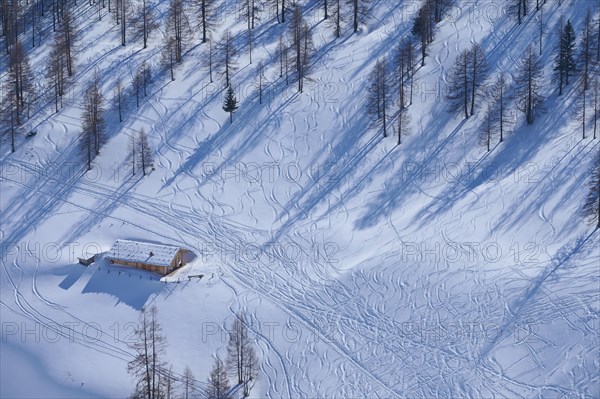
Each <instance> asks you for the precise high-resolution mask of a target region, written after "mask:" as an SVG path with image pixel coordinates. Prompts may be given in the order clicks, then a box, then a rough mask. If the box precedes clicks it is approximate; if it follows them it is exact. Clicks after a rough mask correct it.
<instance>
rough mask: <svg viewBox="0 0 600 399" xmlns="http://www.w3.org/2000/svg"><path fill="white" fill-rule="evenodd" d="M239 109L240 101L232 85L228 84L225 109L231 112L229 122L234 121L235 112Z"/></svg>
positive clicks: (224, 103)
mask: <svg viewBox="0 0 600 399" xmlns="http://www.w3.org/2000/svg"><path fill="white" fill-rule="evenodd" d="M237 109H238V102H237V99H236V98H235V93H234V92H233V89H232V88H231V86H227V92H226V93H225V101H224V102H223V111H225V112H229V123H233V113H234V112H235V111H236V110H237Z"/></svg>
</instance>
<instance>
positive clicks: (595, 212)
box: [582, 151, 600, 229]
mask: <svg viewBox="0 0 600 399" xmlns="http://www.w3.org/2000/svg"><path fill="white" fill-rule="evenodd" d="M592 167H593V169H592V171H591V173H590V182H589V187H590V188H589V192H588V196H587V198H586V200H585V203H584V205H583V209H582V213H583V216H584V217H585V218H587V219H588V221H589V222H590V223H593V224H595V226H596V228H597V229H600V151H598V153H597V154H596V158H595V160H594V163H593V166H592Z"/></svg>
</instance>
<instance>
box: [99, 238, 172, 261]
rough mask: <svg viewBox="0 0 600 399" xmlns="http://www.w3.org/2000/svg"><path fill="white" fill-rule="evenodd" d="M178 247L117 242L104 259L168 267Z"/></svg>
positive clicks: (136, 242)
mask: <svg viewBox="0 0 600 399" xmlns="http://www.w3.org/2000/svg"><path fill="white" fill-rule="evenodd" d="M179 250H180V248H179V247H175V246H172V245H163V244H153V243H150V242H142V241H130V240H117V241H116V242H115V243H114V244H113V246H112V247H111V248H110V251H108V253H107V254H106V256H105V258H106V259H109V260H114V261H117V262H118V261H126V262H139V263H145V264H148V265H153V266H162V267H169V266H170V265H171V261H172V260H173V258H175V255H176V254H177V251H179Z"/></svg>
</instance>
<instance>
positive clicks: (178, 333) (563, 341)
mask: <svg viewBox="0 0 600 399" xmlns="http://www.w3.org/2000/svg"><path fill="white" fill-rule="evenodd" d="M233 3H234V2H233V1H228V2H227V7H229V8H228V10H234V9H235V5H234V4H233ZM308 3H309V4H307V5H306V7H305V12H306V16H307V19H308V21H309V22H310V24H311V26H312V30H313V32H314V33H313V37H314V40H315V44H316V47H317V52H316V54H315V58H314V66H313V72H312V73H311V81H310V82H307V83H306V88H305V92H304V93H303V94H299V93H297V92H296V88H295V86H294V84H290V86H289V87H287V86H286V85H285V82H284V79H280V78H279V69H278V66H277V65H276V62H274V61H273V59H274V57H275V54H276V47H277V43H278V39H279V35H280V34H281V33H282V32H284V30H285V26H284V25H278V24H276V23H274V22H273V21H264V22H263V23H261V25H260V27H258V28H257V33H256V34H255V37H256V47H255V49H254V53H253V61H254V62H253V64H249V63H248V56H247V51H246V49H245V48H243V49H242V52H241V56H240V58H239V70H238V72H237V73H236V74H235V76H234V78H233V80H234V83H235V86H236V93H237V97H238V99H240V100H241V104H240V108H239V110H238V112H237V113H236V114H235V116H234V121H233V123H232V124H230V123H229V120H228V115H227V114H225V113H224V112H223V111H222V109H221V107H222V92H221V84H220V83H213V84H211V83H209V77H208V72H207V71H206V70H204V69H203V68H202V67H201V60H202V57H203V56H204V50H205V49H204V46H205V45H200V44H199V40H197V38H196V40H195V41H194V45H193V46H191V47H190V48H189V49H188V50H187V51H186V53H185V55H184V63H183V65H182V67H180V68H179V69H178V70H177V71H176V80H175V81H173V82H171V81H170V79H169V77H168V76H167V75H157V76H156V78H155V80H154V82H153V83H152V87H151V90H150V93H149V95H148V97H146V98H144V99H143V101H142V103H141V105H140V108H139V109H135V105H134V104H133V102H131V103H130V104H129V107H128V110H127V112H126V117H125V120H124V122H123V123H119V122H118V117H117V114H116V112H115V111H114V109H112V108H111V109H110V110H109V111H108V112H107V118H108V123H107V128H108V129H107V130H108V136H109V139H108V141H107V143H106V144H105V145H104V146H103V148H102V150H101V154H100V156H98V157H97V158H96V160H95V161H94V165H93V169H92V170H91V171H89V172H86V173H84V172H83V171H81V168H80V165H81V162H80V161H79V160H78V156H77V152H78V150H77V141H78V134H79V132H80V131H81V127H80V121H79V117H80V114H81V111H82V106H81V103H82V98H83V94H82V93H83V90H84V88H85V86H86V84H87V83H88V82H90V81H91V79H92V76H93V74H94V72H95V71H97V72H98V73H99V74H100V79H101V82H102V87H103V94H104V96H105V98H106V100H107V101H106V103H107V104H110V102H111V99H112V96H113V87H114V83H115V81H116V79H117V78H118V77H122V78H123V79H124V80H125V81H128V80H130V79H131V76H132V75H133V73H134V72H133V71H135V70H136V68H137V66H138V65H139V64H141V63H142V62H143V61H145V60H146V61H147V62H149V63H151V64H152V65H154V66H157V65H158V62H159V59H160V57H159V55H158V53H159V51H160V45H161V43H162V32H161V31H157V32H155V33H154V34H153V36H152V38H151V39H152V40H151V45H150V46H149V48H148V49H146V50H140V47H141V46H140V45H139V43H137V42H134V43H130V44H128V45H127V46H125V47H122V46H120V45H119V39H118V35H119V31H118V27H115V26H114V25H113V22H111V18H108V17H107V18H103V19H102V21H100V22H98V21H96V19H94V18H93V17H92V16H93V15H94V13H96V12H97V11H95V10H94V9H89V8H88V3H87V2H80V3H79V5H78V14H77V21H78V26H79V28H80V32H81V36H80V39H79V42H78V49H77V57H76V76H77V79H76V80H75V81H74V83H73V85H72V86H71V89H70V90H69V95H68V99H67V101H66V103H65V107H64V108H63V109H62V110H61V111H60V112H59V113H57V114H52V106H51V104H49V105H48V106H47V107H46V108H45V109H44V111H40V112H38V113H36V114H35V115H34V116H33V118H32V119H31V120H30V121H28V122H27V125H26V127H25V128H24V129H23V131H28V130H32V129H35V130H37V132H38V133H37V135H36V136H35V137H34V138H31V139H22V140H20V142H19V145H18V149H17V152H16V153H14V154H9V153H8V152H7V148H6V147H4V146H3V152H2V154H1V161H0V162H1V164H0V166H1V170H2V181H1V198H0V206H1V214H0V217H1V218H2V222H1V223H2V224H1V231H0V235H1V239H2V243H3V253H2V271H1V275H2V278H1V284H2V285H1V288H2V289H1V303H0V311H1V319H2V320H1V321H2V344H1V348H2V356H1V375H2V391H1V392H0V395H1V396H2V397H15V396H17V397H18V396H21V397H33V396H38V397H49V396H53V397H82V396H84V397H88V396H92V397H124V396H127V395H129V394H130V393H131V392H132V390H133V386H134V384H133V382H132V380H131V378H130V376H128V375H127V368H126V363H127V361H129V360H131V356H132V350H131V349H130V348H129V347H128V345H127V343H128V342H130V341H131V338H132V336H131V333H132V331H133V324H132V323H135V322H136V321H137V319H138V315H139V311H140V309H141V308H142V307H144V306H148V305H150V304H156V306H157V307H158V314H159V321H160V322H161V324H162V325H163V330H164V332H165V334H166V336H167V339H168V349H167V354H168V359H169V361H170V362H172V363H173V371H174V372H175V373H178V374H182V373H183V369H184V368H185V366H186V365H189V366H190V367H191V368H192V370H193V372H194V374H195V375H196V377H197V378H198V379H199V380H200V381H205V379H206V377H207V376H208V373H209V370H210V367H211V365H212V356H213V354H215V353H219V354H220V355H224V349H225V346H226V337H225V336H224V331H223V325H224V323H225V325H230V323H231V321H232V319H233V316H234V314H235V313H236V312H238V311H240V310H244V311H246V312H247V313H248V315H250V318H251V321H252V323H251V326H250V327H251V330H252V332H253V338H254V339H255V340H256V346H257V348H258V352H259V357H260V364H261V372H260V375H259V379H258V381H257V385H256V387H255V388H254V389H253V391H252V396H254V397H396V396H398V397H411V398H412V397H424V398H425V397H427V398H429V397H465V396H468V397H597V396H599V395H600V372H599V367H600V364H599V361H598V348H599V344H600V342H599V336H598V329H599V327H600V326H599V323H598V316H599V311H600V309H599V296H598V288H599V287H598V278H599V269H598V262H599V261H600V259H599V258H600V256H599V251H598V238H599V237H598V232H597V231H593V229H592V228H591V227H590V226H589V225H586V224H585V223H583V221H582V220H581V217H580V216H579V209H580V207H581V205H582V203H583V199H584V197H585V195H586V194H587V177H588V172H589V169H590V165H591V163H592V160H593V156H594V155H595V154H596V153H597V151H598V142H599V141H598V140H592V139H586V140H582V139H581V138H580V137H581V135H580V132H579V130H578V127H577V122H576V120H575V119H574V117H572V114H573V112H572V109H573V107H574V104H573V102H574V99H573V95H572V92H571V91H568V93H567V95H565V96H563V97H562V98H561V99H557V97H556V95H555V93H554V91H553V86H551V85H550V84H549V83H548V84H547V86H546V88H545V94H546V95H547V96H548V99H547V102H546V110H547V112H546V113H545V114H544V115H542V116H541V117H540V118H539V119H538V120H537V121H536V122H535V124H534V125H533V126H531V127H526V126H523V122H522V120H521V116H520V115H519V114H518V113H517V111H516V110H513V111H514V112H513V115H514V119H515V121H514V123H513V124H512V126H511V127H512V129H511V130H512V131H511V133H510V134H509V135H508V136H507V138H506V140H505V142H504V143H502V144H499V145H497V146H495V147H494V148H493V150H492V151H491V152H489V153H488V152H486V151H485V149H484V148H483V147H481V146H480V145H479V133H478V130H479V124H480V123H481V114H482V112H481V110H479V112H478V113H477V115H476V116H475V117H474V118H470V119H469V120H468V121H465V120H463V119H462V116H461V115H453V114H450V113H448V112H447V104H446V102H445V100H444V95H443V92H444V88H445V84H446V81H445V76H446V72H447V71H448V70H449V68H451V66H452V63H453V62H454V59H455V57H456V55H457V54H458V52H459V51H461V50H462V49H464V48H467V47H469V46H470V45H471V43H472V42H478V43H480V44H481V45H482V46H483V47H484V48H485V50H486V51H487V53H488V54H489V61H490V64H491V66H492V70H493V71H494V73H497V72H499V71H501V70H502V71H506V72H507V73H510V74H512V73H514V72H515V71H516V65H515V63H516V61H517V60H518V59H519V58H520V57H521V56H522V54H523V53H524V51H525V50H526V47H527V45H528V44H529V43H530V41H531V39H532V38H535V37H536V36H535V35H536V34H537V29H538V27H537V24H536V23H535V22H536V18H537V17H538V15H537V13H535V12H532V13H531V14H530V15H529V16H528V20H527V22H526V23H524V24H522V25H520V26H518V25H516V23H515V21H513V20H511V19H510V18H508V16H506V15H505V14H504V11H503V5H502V4H501V3H499V2H494V1H491V0H490V1H488V0H484V1H478V2H471V1H462V0H459V1H457V5H456V6H454V7H453V8H452V9H451V10H450V13H449V15H448V17H446V18H445V19H444V21H442V22H441V23H440V24H439V25H438V31H437V33H436V40H435V42H434V43H433V44H432V46H431V48H430V50H429V56H428V58H427V60H426V65H425V66H424V67H422V68H420V69H419V71H418V73H417V77H418V80H419V84H418V90H417V92H416V94H415V96H416V97H415V102H414V104H413V105H411V107H410V114H411V116H412V123H411V126H412V130H413V134H412V135H411V136H409V137H407V138H406V140H404V142H403V144H402V145H400V146H397V145H396V139H395V138H394V137H388V138H383V137H382V135H381V133H380V132H379V131H377V130H376V129H371V128H369V127H368V120H367V117H366V114H365V105H364V103H365V92H366V87H367V75H368V73H369V72H370V70H371V68H372V66H373V65H374V63H375V61H376V60H377V58H380V57H384V56H391V55H393V51H394V47H395V45H396V43H398V41H399V39H400V38H401V37H403V36H405V35H409V34H410V28H411V20H412V18H413V17H414V15H415V12H416V9H417V3H415V2H404V1H388V2H386V1H377V0H376V1H374V2H373V4H372V7H371V17H370V18H369V19H368V20H367V21H366V22H365V25H363V26H361V30H360V32H359V33H357V34H350V32H349V31H347V32H345V33H344V35H343V36H342V37H341V38H340V39H337V40H335V39H334V38H333V35H332V30H331V28H329V27H327V26H326V24H324V23H322V22H320V19H321V16H320V15H319V7H318V6H317V5H316V3H315V2H308ZM548 3H549V4H547V5H546V6H545V7H546V9H545V15H546V17H547V18H548V20H547V22H546V23H547V32H553V31H555V30H556V29H553V28H555V27H556V26H557V24H558V18H559V16H560V15H561V14H564V16H565V17H568V18H570V19H571V20H572V21H573V23H574V25H575V28H576V29H580V27H581V24H582V19H583V14H584V12H585V6H587V5H590V6H594V3H593V2H589V3H588V2H585V1H577V0H571V1H567V0H565V1H563V4H562V5H561V6H560V7H559V6H558V4H557V2H548ZM166 6H167V4H166V3H165V2H161V3H160V4H159V5H158V10H159V11H160V12H164V11H165V10H166ZM225 14H226V15H232V16H231V17H227V18H225V19H224V20H223V21H222V22H223V23H222V24H221V26H220V27H219V31H221V30H224V29H225V28H227V27H230V28H232V29H233V32H234V33H235V32H241V30H242V29H243V26H244V22H243V21H238V20H236V19H235V18H234V17H233V15H235V12H230V13H227V12H226V13H225ZM216 36H218V35H216ZM239 42H240V43H241V42H242V38H239ZM555 42H556V38H555V37H554V36H553V35H548V36H547V37H546V39H545V44H544V53H543V56H542V59H543V60H544V61H545V64H547V67H546V69H545V70H544V72H545V75H546V76H547V78H546V81H547V82H548V81H549V76H550V74H551V66H550V60H551V59H552V57H553V49H554V46H555ZM46 43H49V40H46ZM47 52H48V47H47V45H44V46H41V47H39V48H36V49H33V50H32V51H31V59H32V63H33V66H34V70H36V71H39V73H40V74H42V73H43V71H44V65H45V61H44V57H45V55H46V54H47ZM259 61H262V62H263V63H264V64H265V65H268V67H267V68H266V70H265V76H266V80H267V81H268V85H267V88H266V89H265V98H264V100H263V103H262V104H259V101H258V95H257V81H256V77H257V75H256V70H257V69H256V68H257V64H258V62H259ZM569 90H571V89H569ZM141 128H144V129H145V130H146V132H148V135H149V139H150V141H151V145H152V147H153V148H154V149H155V164H156V168H155V169H156V170H154V171H153V172H152V173H150V174H149V175H148V176H146V177H143V178H142V177H141V176H140V174H139V173H138V174H136V176H134V177H132V176H131V169H130V166H129V161H128V150H127V148H128V142H129V136H130V134H131V132H134V131H139V130H140V129H141ZM116 239H143V240H149V241H153V242H161V243H165V244H174V245H180V246H184V247H186V248H189V249H192V250H193V251H194V252H195V253H196V254H198V255H199V257H198V259H197V260H196V261H195V262H194V263H193V264H192V265H191V267H188V268H187V269H185V270H181V271H180V273H178V274H177V275H176V276H175V277H171V278H167V279H164V280H163V281H160V280H159V279H158V277H156V276H153V275H150V274H147V273H143V272H139V271H132V270H129V269H122V268H116V267H110V266H108V265H107V264H105V263H103V262H102V261H100V262H97V263H95V264H94V265H92V266H90V267H88V268H85V267H83V266H81V265H78V264H77V259H76V258H77V257H78V256H81V254H82V252H83V253H84V255H85V254H87V253H90V254H93V253H96V252H102V251H106V250H108V248H109V247H110V246H111V244H112V243H113V242H114V241H115V240H116ZM189 274H204V276H205V277H204V278H203V279H201V280H198V279H188V278H187V276H186V275H189ZM165 280H169V281H171V282H169V283H166V282H165ZM175 281H177V282H175ZM25 374H27V375H29V376H30V377H27V378H26V377H25ZM202 384H203V383H202V382H201V383H200V385H202Z"/></svg>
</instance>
